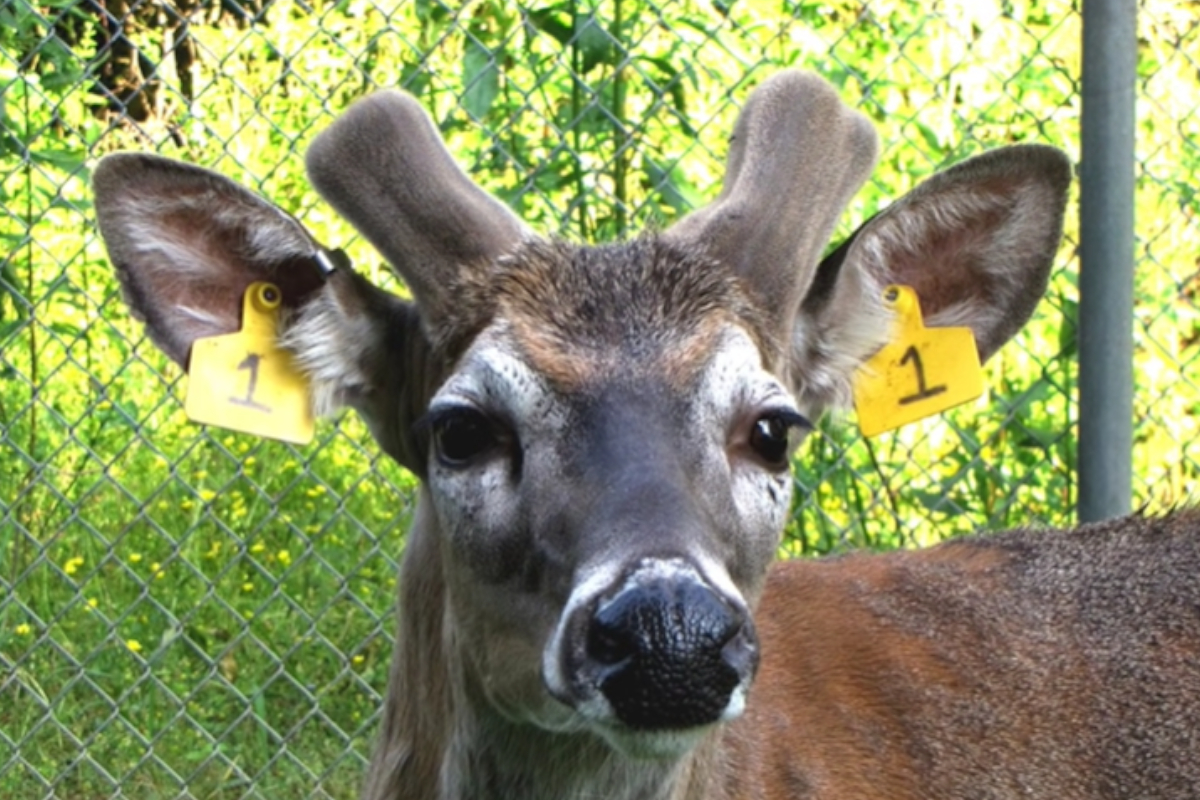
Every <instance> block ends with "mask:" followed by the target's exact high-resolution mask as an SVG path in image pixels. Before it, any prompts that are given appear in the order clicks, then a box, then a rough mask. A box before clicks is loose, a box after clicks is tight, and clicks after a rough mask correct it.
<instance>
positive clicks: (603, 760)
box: [442, 704, 696, 800]
mask: <svg viewBox="0 0 1200 800" xmlns="http://www.w3.org/2000/svg"><path fill="white" fill-rule="evenodd" d="M472 706H473V707H472V708H471V709H470V710H469V711H467V712H466V713H459V715H458V722H459V724H458V728H457V730H456V731H455V734H454V736H453V738H452V740H451V744H450V747H449V749H448V751H447V753H446V760H445V762H444V764H443V770H442V789H443V791H442V799H443V800H509V799H510V798H516V797H519V798H522V800H584V798H597V797H604V798H612V800H682V798H684V797H686V796H688V795H687V794H685V792H684V789H683V787H684V786H685V785H686V784H687V783H689V781H688V780H687V777H688V776H689V775H690V773H691V772H692V770H693V768H694V764H693V761H694V760H695V759H696V753H695V752H693V753H690V754H688V755H686V756H683V757H681V758H678V759H668V760H660V759H645V760H638V759H632V758H629V757H628V756H626V755H624V754H621V753H619V752H617V751H615V750H614V749H613V748H612V747H611V746H610V745H609V744H608V743H606V742H605V741H603V740H602V739H601V738H600V737H599V736H597V735H595V734H593V733H590V732H578V733H563V732H560V731H548V730H543V729H541V728H537V727H535V726H533V725H529V724H526V723H521V722H513V721H511V720H507V719H504V718H503V717H501V716H500V715H499V714H498V713H496V712H495V711H494V710H493V709H489V708H482V707H479V706H478V705H475V704H472Z"/></svg>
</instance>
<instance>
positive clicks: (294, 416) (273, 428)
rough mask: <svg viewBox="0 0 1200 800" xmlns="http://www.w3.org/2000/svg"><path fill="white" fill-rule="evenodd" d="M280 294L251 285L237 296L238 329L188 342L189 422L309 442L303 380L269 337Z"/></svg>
mask: <svg viewBox="0 0 1200 800" xmlns="http://www.w3.org/2000/svg"><path fill="white" fill-rule="evenodd" d="M282 298H283V294H282V293H281V292H280V291H279V287H277V286H275V285H273V284H270V283H263V282H261V281H260V282H258V283H252V284H250V286H249V288H247V289H246V294H245V296H244V297H243V298H242V329H241V330H240V331H238V332H237V333H229V334H225V335H224V336H210V337H207V338H204V339H197V340H196V341H195V342H193V343H192V356H191V361H190V362H189V367H188V390H187V400H186V401H185V402H184V411H185V412H187V415H188V418H189V419H191V420H192V421H193V422H200V423H203V424H205V425H216V426H218V427H221V428H228V429H230V430H234V431H241V432H243V433H253V434H257V435H259V436H265V437H267V438H269V439H281V440H283V441H285V442H293V443H295V444H307V443H308V442H310V441H312V438H313V419H312V406H311V403H310V401H309V394H308V383H307V382H306V381H305V380H304V376H303V375H301V374H300V373H299V372H297V371H296V368H295V367H294V366H293V365H292V357H291V356H290V355H289V354H288V353H286V352H285V351H283V350H280V349H279V347H278V345H277V344H276V340H275V330H276V327H277V326H278V324H279V306H280V303H281V301H282Z"/></svg>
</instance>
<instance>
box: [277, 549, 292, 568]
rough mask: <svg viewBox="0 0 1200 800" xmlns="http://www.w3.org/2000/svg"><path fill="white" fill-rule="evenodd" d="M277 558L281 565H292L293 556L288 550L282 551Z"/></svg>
mask: <svg viewBox="0 0 1200 800" xmlns="http://www.w3.org/2000/svg"><path fill="white" fill-rule="evenodd" d="M276 558H278V559H279V563H280V564H283V565H284V566H285V567H286V566H288V565H289V564H291V563H292V554H291V553H289V552H288V551H287V550H280V551H279V554H278V555H277V556H276Z"/></svg>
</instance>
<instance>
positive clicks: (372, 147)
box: [307, 91, 530, 331]
mask: <svg viewBox="0 0 1200 800" xmlns="http://www.w3.org/2000/svg"><path fill="white" fill-rule="evenodd" d="M307 166H308V174H309V178H310V179H311V180H312V182H313V186H315V187H316V189H317V191H318V192H320V193H321V195H322V196H323V197H324V198H325V199H326V200H327V201H328V202H329V204H330V205H332V206H333V207H334V208H335V209H337V211H338V212H339V213H340V214H342V216H344V217H345V218H346V219H347V220H349V221H350V222H351V223H352V224H353V225H354V226H355V227H356V228H357V229H358V230H359V231H360V232H361V233H362V234H363V235H364V236H366V237H367V239H368V240H369V241H370V242H371V243H372V244H373V245H374V246H375V248H376V249H377V250H379V252H380V253H382V254H383V256H384V257H385V258H386V259H387V260H388V261H389V262H390V263H391V265H392V266H393V267H394V268H395V269H396V271H397V272H399V273H400V275H401V277H403V278H404V280H405V282H406V283H407V284H408V287H409V289H411V290H412V293H413V297H414V298H415V299H416V301H417V305H418V306H419V307H420V309H421V316H422V317H423V318H424V320H425V322H426V325H427V326H428V327H429V328H430V329H431V331H436V330H437V329H438V328H439V327H440V326H441V324H442V322H443V320H445V319H447V318H448V317H449V316H451V315H452V314H453V313H454V309H455V306H456V305H457V304H458V302H459V301H460V299H461V298H460V296H459V288H460V287H461V284H462V281H463V280H464V278H466V277H467V275H468V273H470V272H471V271H473V270H482V269H487V268H488V267H490V265H491V264H492V262H494V261H495V260H496V259H497V258H499V257H501V256H503V255H506V254H508V253H510V252H512V251H513V250H514V249H516V247H517V245H518V244H519V243H520V242H521V241H522V240H523V239H524V238H526V237H528V236H529V235H530V234H529V233H528V231H527V229H526V228H525V226H524V225H523V224H522V223H521V221H520V220H518V219H517V217H516V216H515V215H513V214H512V212H510V211H509V210H508V209H507V208H506V207H505V206H504V205H503V204H502V203H500V202H499V201H498V200H496V199H495V198H494V197H492V196H491V195H489V194H488V193H487V192H485V191H484V190H483V189H481V188H480V187H479V186H477V185H476V184H475V183H474V182H473V181H472V180H471V179H470V178H469V177H467V175H466V174H465V173H464V172H463V171H462V170H461V169H460V168H459V167H458V165H457V164H455V162H454V159H453V158H452V157H451V156H450V153H449V152H448V151H447V150H446V146H445V144H444V143H443V142H442V139H441V136H440V135H439V133H438V130H437V128H436V127H434V125H433V122H432V120H430V119H429V116H428V115H427V114H426V113H425V111H424V110H423V109H422V108H421V106H420V104H418V103H417V101H416V100H415V99H413V98H412V97H410V96H409V95H407V94H404V93H402V92H396V91H387V92H380V93H378V94H375V95H372V96H370V97H368V98H366V99H363V100H360V101H359V102H357V103H356V104H354V105H353V106H352V107H351V108H350V109H349V110H348V111H347V112H346V113H345V114H343V115H342V116H341V117H340V118H339V119H338V120H337V121H336V122H334V123H333V124H332V125H331V126H330V127H329V128H328V129H327V130H325V131H324V132H322V133H321V134H320V135H319V136H317V138H316V139H315V140H313V143H312V145H311V146H310V147H309V150H308V154H307Z"/></svg>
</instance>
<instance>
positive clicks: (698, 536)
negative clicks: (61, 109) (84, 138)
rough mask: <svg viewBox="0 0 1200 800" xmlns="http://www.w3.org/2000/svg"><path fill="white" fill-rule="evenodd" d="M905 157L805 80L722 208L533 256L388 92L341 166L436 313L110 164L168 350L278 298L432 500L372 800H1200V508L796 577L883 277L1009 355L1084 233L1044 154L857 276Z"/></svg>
mask: <svg viewBox="0 0 1200 800" xmlns="http://www.w3.org/2000/svg"><path fill="white" fill-rule="evenodd" d="M878 149H879V145H878V137H877V134H876V132H875V130H874V128H873V126H872V124H871V123H870V121H869V120H868V119H867V118H866V117H865V116H864V115H863V114H861V113H859V112H858V111H856V110H854V109H852V108H851V107H849V106H848V105H847V104H845V103H843V102H842V101H841V100H840V98H839V97H838V94H837V92H836V90H835V89H833V88H832V87H831V86H830V85H829V84H828V83H826V82H825V81H824V80H823V79H821V78H820V77H817V76H815V75H813V74H809V73H805V72H801V71H784V72H780V73H777V74H775V75H773V76H771V77H770V78H768V79H766V80H764V81H762V82H761V83H760V84H759V85H758V86H757V87H756V88H755V89H754V90H753V91H752V92H751V93H750V94H749V96H748V98H747V99H746V100H745V102H744V105H743V107H742V109H741V111H740V114H739V116H738V119H737V121H736V124H735V127H734V131H733V135H732V137H731V139H730V143H729V150H728V154H727V163H726V170H725V177H724V180H723V183H722V186H721V189H720V192H719V194H718V196H717V197H716V198H715V199H714V200H713V201H712V202H711V203H710V204H709V205H707V206H704V207H702V208H700V209H698V210H695V211H692V212H691V213H689V214H687V215H685V216H683V217H682V218H681V219H679V220H678V221H676V222H675V223H674V224H672V225H670V226H668V227H666V228H664V229H662V230H652V231H649V232H646V233H643V234H640V235H637V236H634V237H631V238H628V239H625V240H622V241H617V242H610V243H606V244H599V245H584V244H576V243H572V242H568V241H565V240H562V239H557V238H547V237H542V236H539V235H538V234H536V233H534V232H532V231H531V230H529V229H528V228H527V227H526V225H525V224H524V223H523V222H522V221H521V220H520V219H519V218H518V217H517V216H516V215H515V214H514V213H513V212H512V211H510V210H509V209H508V208H507V207H506V206H505V205H504V204H503V203H501V202H500V201H499V200H497V199H496V198H495V197H493V196H492V195H491V194H489V193H488V192H486V191H485V190H484V189H482V188H481V187H480V186H479V185H477V184H476V183H475V182H474V181H473V180H472V179H471V178H470V177H468V175H467V174H466V173H465V172H464V171H463V170H462V169H461V168H460V167H459V166H458V165H457V164H456V162H455V161H454V159H453V157H452V155H451V154H450V153H449V151H448V149H447V147H446V145H445V144H444V142H443V140H442V139H441V137H440V135H439V133H438V130H437V128H436V126H435V125H434V124H433V122H432V121H431V120H430V117H429V116H428V115H427V114H426V113H425V111H424V110H423V109H422V108H421V106H420V104H419V103H418V101H417V100H416V99H415V98H413V97H412V96H410V95H408V94H405V93H403V92H401V91H399V90H385V91H380V92H378V93H375V94H372V95H370V96H368V97H366V98H363V99H360V100H358V101H357V102H356V103H354V104H352V105H351V106H350V108H349V109H348V110H346V111H345V112H344V113H343V114H342V115H341V116H340V117H339V118H338V119H336V120H335V121H334V122H332V123H331V124H330V125H329V126H328V127H327V128H326V129H325V130H323V131H322V132H320V133H319V134H318V135H317V136H316V137H315V139H314V140H313V141H312V143H311V145H310V146H309V148H308V150H307V153H306V168H307V172H308V175H309V178H310V180H311V183H312V185H313V186H314V187H315V189H316V190H317V192H318V193H319V194H320V195H321V196H322V197H323V198H324V199H325V200H326V201H327V202H328V203H329V204H330V205H331V206H332V207H333V209H334V210H336V211H337V212H338V213H339V214H340V215H342V216H343V217H344V218H345V219H346V220H347V221H349V222H350V223H351V224H352V225H353V226H354V228H355V229H356V230H357V231H358V232H359V233H360V234H361V235H362V236H364V237H365V238H366V240H367V241H368V242H369V243H370V244H371V245H372V246H373V247H374V248H375V249H376V250H378V252H379V253H380V254H381V255H382V256H383V257H384V259H386V261H387V262H388V264H389V265H390V266H391V267H392V268H393V269H394V270H395V272H396V273H397V274H398V275H399V277H400V278H401V279H402V280H403V282H404V284H405V285H406V286H407V287H408V289H409V291H410V292H411V298H402V297H399V296H397V295H395V294H393V293H391V292H388V291H384V290H383V289H380V288H378V287H377V286H375V285H374V284H373V283H371V282H370V281H368V280H367V279H365V278H364V277H362V276H360V275H359V274H358V273H357V272H355V271H354V269H353V268H352V265H351V264H350V263H349V260H348V259H347V258H346V257H344V256H340V255H339V253H340V251H331V250H329V249H327V248H326V247H325V245H323V244H321V243H319V242H318V241H317V240H316V239H315V238H314V237H313V236H312V235H311V234H310V233H309V232H308V231H307V230H306V229H305V228H304V227H303V226H302V225H301V223H300V222H299V221H297V220H296V219H295V218H293V217H292V216H290V215H289V214H287V213H286V212H284V211H283V210H281V209H280V208H278V207H277V206H275V205H273V204H272V203H270V202H268V201H267V200H265V199H263V198H261V197H259V196H258V195H257V194H255V193H252V192H251V191H249V190H247V189H244V188H242V187H241V186H239V185H238V184H236V183H234V182H233V181H231V180H229V179H227V178H224V177H222V176H220V175H218V174H216V173H214V172H211V171H208V170H206V169H203V168H201V167H198V166H193V165H189V164H185V163H180V162H177V161H173V160H169V159H166V158H163V157H160V156H157V155H150V154H140V153H117V154H113V155H109V156H107V157H105V158H104V159H103V160H102V161H101V162H100V163H99V164H98V166H97V167H96V169H95V172H94V177H93V182H94V190H95V199H96V204H95V208H96V213H97V218H98V224H99V229H100V232H101V235H102V238H103V240H104V242H105V243H106V246H107V250H108V253H109V256H110V260H111V262H112V264H113V265H114V267H115V270H116V274H117V276H118V278H119V280H120V283H121V285H122V287H123V295H124V297H125V300H126V302H127V304H128V306H129V309H130V311H131V312H132V314H133V315H134V316H135V317H137V318H138V319H140V320H142V321H144V323H145V329H146V331H147V333H148V335H149V337H150V339H151V340H152V341H153V342H154V344H156V345H157V346H158V347H159V348H160V349H161V350H162V351H163V352H165V354H166V355H167V356H169V357H170V358H171V359H172V360H174V361H175V362H177V363H178V364H180V365H182V366H184V367H186V366H187V364H188V359H189V350H190V348H191V346H192V343H193V342H195V341H196V340H197V339H198V338H200V337H205V336H210V335H214V334H221V333H227V332H229V331H236V330H237V329H238V325H239V313H240V309H241V302H242V298H243V294H244V293H245V292H246V290H247V287H248V286H250V285H251V284H253V283H254V282H255V281H269V282H270V283H271V284H273V285H275V286H277V287H279V291H280V293H281V294H282V301H281V302H282V305H283V308H284V311H285V314H284V315H283V317H282V322H281V324H280V329H279V331H278V333H277V338H278V341H279V344H280V347H281V348H282V349H283V350H284V351H286V352H287V353H289V354H290V357H291V358H292V359H293V360H294V363H295V365H296V368H297V369H298V370H299V371H300V372H301V373H302V374H303V375H305V376H306V379H307V381H308V382H309V385H310V392H311V402H312V405H313V409H314V412H315V413H316V414H318V415H323V416H328V415H330V414H333V413H335V412H336V411H338V410H339V409H342V408H352V409H354V410H355V411H356V412H357V413H358V414H359V415H361V417H362V418H363V419H364V420H365V422H366V424H367V426H368V427H369V429H370V431H371V433H372V435H373V437H374V438H375V440H376V441H377V442H378V445H379V447H380V448H381V449H382V451H383V452H384V453H386V454H387V455H388V456H390V457H391V458H392V459H394V460H395V461H397V462H398V463H399V464H400V465H402V466H403V467H405V468H407V469H408V470H411V471H412V472H413V473H414V474H415V475H416V476H417V477H418V478H419V479H420V489H419V492H418V497H417V499H416V509H415V512H414V518H413V521H412V524H411V528H410V530H409V532H408V534H407V539H406V544H405V547H404V553H403V558H402V564H401V568H400V574H399V598H398V611H397V620H398V622H397V627H398V631H397V637H396V641H395V649H394V656H393V661H392V663H391V666H390V672H389V677H388V686H387V694H386V700H385V705H384V708H383V710H382V713H381V722H380V726H381V730H380V732H379V737H378V742H377V746H376V750H375V752H374V755H373V758H372V760H371V763H370V765H369V768H368V770H367V775H366V778H365V784H364V790H363V797H365V798H367V800H401V799H403V800H433V799H434V798H438V799H439V800H466V799H467V798H471V799H472V800H490V799H500V798H505V799H508V800H512V799H514V798H519V799H520V800H550V799H551V798H553V800H568V799H570V798H577V799H580V800H581V799H582V798H601V797H603V798H613V799H614V800H622V799H626V800H633V799H634V798H637V799H639V800H659V799H661V800H668V799H670V800H734V798H739V799H740V798H746V799H748V798H764V799H770V800H777V799H779V798H795V799H799V798H805V799H809V798H812V799H816V798H820V799H821V800H866V799H868V798H887V800H906V799H908V798H912V799H913V800H915V799H916V798H921V799H922V800H950V798H954V799H956V800H961V799H962V798H978V799H980V800H992V799H996V800H998V799H1000V798H1017V797H1021V798H1055V799H1056V800H1061V799H1062V798H1081V799H1082V798H1153V797H1159V798H1176V799H1178V798H1187V797H1200V588H1198V586H1200V534H1198V532H1197V528H1198V527H1200V519H1198V517H1197V515H1196V513H1194V512H1189V511H1177V512H1175V513H1171V514H1167V515H1165V516H1161V517H1147V516H1142V515H1138V516H1133V517H1129V518H1124V519H1117V520H1112V521H1108V522H1103V523H1095V524H1090V525H1084V526H1082V527H1078V528H1075V529H1064V530H1050V529H1037V528H1023V529H1017V530H1012V531H1008V532H998V533H983V534H978V535H975V536H969V537H965V538H958V539H953V540H950V541H947V542H944V543H942V544H939V545H937V546H934V547H930V548H927V549H918V550H904V551H898V552H891V553H886V554H867V553H849V554H842V555H837V556H833V557H827V558H821V559H796V560H783V561H777V560H776V554H777V551H778V550H779V546H780V543H781V536H782V531H783V528H784V526H785V523H786V521H787V519H788V516H789V513H790V508H791V503H792V500H793V495H794V493H795V492H796V491H797V490H796V488H795V486H794V481H793V479H792V477H791V475H790V471H789V467H790V464H791V462H792V459H793V458H794V457H797V456H796V455H795V454H796V453H797V448H798V447H799V445H800V444H801V442H802V441H803V440H804V439H805V437H806V436H807V435H808V434H809V432H810V431H811V430H812V428H813V424H812V421H813V420H816V419H817V418H818V416H819V415H820V414H821V413H822V412H823V411H825V410H827V409H830V408H838V407H843V406H845V405H846V404H847V403H848V400H849V397H850V393H851V388H852V384H853V381H854V376H855V373H856V370H859V369H860V368H862V366H863V364H864V362H866V361H867V359H868V358H870V357H871V356H872V354H873V353H875V352H877V351H879V350H880V348H881V347H883V346H884V345H885V343H886V342H887V341H888V339H889V336H890V335H891V333H890V331H891V326H892V323H893V317H894V312H893V311H892V310H891V309H890V308H889V306H888V305H887V304H886V302H885V301H884V299H883V294H884V291H885V288H886V287H888V286H893V285H902V286H908V287H912V289H913V290H914V291H915V292H916V294H917V296H918V297H919V299H920V304H921V308H922V310H923V311H924V313H925V317H926V320H927V323H928V325H929V326H930V327H937V326H949V325H960V326H967V327H969V328H970V329H971V331H972V332H973V334H974V339H975V342H976V347H977V349H978V354H979V356H980V357H981V358H983V359H986V358H988V357H990V356H991V355H992V354H993V353H995V352H996V351H997V350H998V349H999V348H1000V347H1001V345H1002V344H1003V343H1004V342H1006V341H1007V340H1008V339H1010V338H1011V337H1012V336H1013V335H1014V334H1015V333H1016V332H1017V331H1018V330H1019V329H1020V328H1021V327H1022V326H1023V325H1024V324H1025V322H1026V321H1027V320H1028V319H1029V317H1030V316H1031V314H1032V313H1033V311H1034V308H1035V306H1036V305H1037V303H1038V301H1039V299H1040V298H1041V296H1042V295H1043V293H1044V292H1045V290H1046V287H1047V282H1048V276H1049V273H1050V270H1051V267H1052V265H1053V263H1054V261H1055V258H1056V253H1057V250H1058V248H1059V244H1060V240H1061V236H1062V226H1063V216H1064V213H1065V212H1064V208H1065V204H1066V198H1067V194H1068V191H1069V187H1070V184H1071V179H1072V168H1071V163H1070V160H1069V159H1068V157H1067V156H1066V155H1065V154H1064V153H1063V152H1061V151H1060V150H1058V149H1055V148H1053V147H1050V146H1046V145H1041V144H1013V145H1009V146H1005V147H1001V148H998V149H994V150H989V151H987V152H984V153H982V154H979V155H975V156H973V157H971V158H968V159H966V160H965V161H962V162H960V163H958V164H956V165H954V166H951V167H949V168H947V169H944V170H942V171H940V172H936V173H935V174H933V175H932V176H930V177H928V178H926V179H925V180H924V181H923V182H921V183H919V184H918V185H917V186H916V187H915V188H914V189H912V190H911V191H910V192H908V193H907V194H905V195H903V196H902V197H900V198H899V199H897V200H896V201H895V202H893V203H891V204H890V205H888V206H887V207H886V208H884V209H883V210H881V211H879V213H877V214H875V215H874V216H872V217H871V218H869V219H868V220H866V221H865V222H864V223H863V224H862V225H861V226H859V227H858V228H857V230H855V232H854V233H853V234H851V235H850V236H849V237H848V238H846V239H845V241H844V242H841V243H840V244H839V245H838V246H836V247H834V248H832V249H827V244H828V243H829V240H830V238H831V237H832V236H833V233H834V229H835V226H836V225H837V222H838V219H839V216H840V215H841V214H842V212H843V210H844V209H845V208H846V207H847V205H848V204H849V203H850V201H851V200H852V198H853V196H854V194H855V193H856V192H857V191H858V189H859V188H860V187H861V185H862V184H863V183H864V182H865V181H866V179H867V178H868V176H869V174H870V172H871V170H872V168H873V166H874V164H875V162H876V160H877V157H878ZM823 253H827V254H825V255H823Z"/></svg>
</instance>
